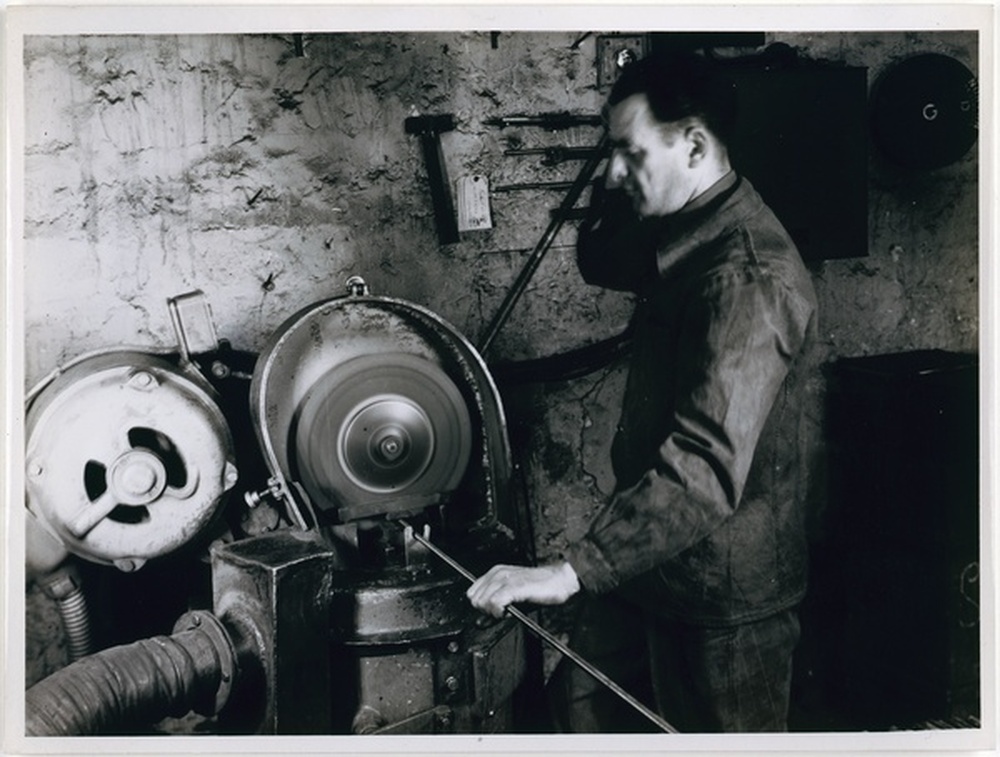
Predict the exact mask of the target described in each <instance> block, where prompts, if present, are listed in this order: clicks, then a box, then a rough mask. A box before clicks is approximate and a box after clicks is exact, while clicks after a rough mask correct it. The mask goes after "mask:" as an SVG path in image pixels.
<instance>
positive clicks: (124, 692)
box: [25, 628, 233, 736]
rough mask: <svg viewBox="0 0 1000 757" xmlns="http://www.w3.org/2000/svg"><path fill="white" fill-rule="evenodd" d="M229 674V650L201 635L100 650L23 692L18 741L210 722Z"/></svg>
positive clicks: (185, 634) (212, 637)
mask: <svg viewBox="0 0 1000 757" xmlns="http://www.w3.org/2000/svg"><path fill="white" fill-rule="evenodd" d="M227 655H228V659H227V658H226V657H227ZM232 669H233V653H232V648H231V647H230V646H229V645H228V644H220V643H219V637H218V632H216V633H215V634H211V633H209V632H207V631H206V630H205V628H194V629H191V630H185V631H182V632H180V633H175V634H174V635H173V636H156V637H153V638H151V639H143V640H141V641H137V642H134V643H132V644H127V645H124V646H120V647H113V648H111V649H106V650H104V651H102V652H98V653H97V654H93V655H91V656H89V657H85V658H83V659H82V660H79V661H77V662H74V663H73V664H71V665H68V666H67V667H65V668H63V669H62V670H59V671H57V672H55V673H53V674H52V675H50V676H49V677H48V678H46V679H44V680H42V681H39V682H38V683H37V684H35V685H34V686H32V687H31V688H30V689H28V691H27V694H26V699H25V733H26V735H28V736H89V735H94V734H115V733H118V734H121V733H128V732H133V733H134V732H136V731H137V730H141V728H137V726H144V725H149V724H152V723H156V722H158V721H160V720H162V719H163V718H165V717H180V716H182V715H186V714H187V713H188V712H190V711H191V710H195V711H196V712H200V713H204V714H213V713H214V712H215V711H216V705H217V702H216V694H217V692H218V691H219V689H220V686H222V685H223V684H224V681H223V677H224V675H225V676H228V675H229V673H224V672H223V671H232ZM225 683H226V685H228V683H229V681H225Z"/></svg>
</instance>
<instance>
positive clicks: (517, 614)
mask: <svg viewBox="0 0 1000 757" xmlns="http://www.w3.org/2000/svg"><path fill="white" fill-rule="evenodd" d="M400 522H401V523H403V525H407V526H409V525H410V524H409V523H407V522H406V521H400ZM410 528H411V529H412V531H413V538H414V540H416V541H417V542H419V543H420V544H422V545H424V546H425V547H427V549H429V550H430V551H431V552H433V553H434V554H435V555H437V556H438V557H440V558H441V559H442V560H443V561H444V562H445V563H447V564H448V565H449V566H450V567H451V568H453V569H454V570H455V571H456V572H457V573H459V574H461V575H462V576H464V577H465V578H467V579H468V580H469V581H470V582H474V581H475V580H476V576H474V575H473V574H472V573H470V572H469V571H468V570H466V569H465V568H464V567H462V565H461V564H460V563H459V562H457V561H456V560H455V559H453V558H452V557H451V555H449V554H447V553H446V552H445V551H444V550H442V549H441V548H440V547H438V546H437V545H435V544H433V543H432V542H430V541H429V540H428V539H426V538H425V537H424V536H422V535H421V534H420V533H419V532H418V531H417V529H415V528H413V526H410ZM506 612H507V613H508V614H509V615H510V616H511V617H513V618H514V619H515V620H517V621H519V622H520V623H522V624H523V625H525V626H527V628H528V629H529V630H530V631H532V632H533V633H534V634H535V635H537V636H538V637H539V638H540V639H542V641H545V642H546V643H548V644H550V645H551V646H552V647H554V648H555V649H557V650H558V651H559V652H561V653H562V654H564V655H565V656H566V657H568V658H569V659H570V660H572V661H573V662H574V663H575V664H576V665H577V666H578V667H580V668H581V669H582V670H584V671H585V672H587V673H589V674H590V675H591V676H593V677H594V678H595V679H597V680H598V681H599V682H600V683H602V684H604V685H605V686H607V687H608V688H609V689H611V691H612V692H614V693H615V694H617V695H618V696H619V697H620V698H621V699H623V700H624V701H625V702H626V703H628V704H629V705H631V706H632V707H633V708H634V709H635V710H636V711H638V712H639V713H640V714H641V715H643V716H644V717H645V718H647V719H648V720H650V721H651V722H652V723H653V724H654V725H656V726H657V727H658V728H659V729H660V730H662V731H664V732H666V733H678V731H677V729H676V728H674V727H673V726H672V725H670V723H668V722H667V721H666V720H664V719H663V718H661V717H660V716H659V715H657V714H656V713H655V712H653V711H652V710H650V709H649V708H648V707H646V706H645V705H644V704H643V703H642V702H640V701H639V700H638V699H636V698H635V697H633V696H632V695H631V694H629V693H628V692H627V691H625V689H623V688H622V687H621V686H619V685H618V684H617V683H615V682H614V681H612V680H611V679H610V678H608V677H607V676H606V675H604V673H602V672H601V671H600V670H598V669H597V668H595V667H594V666H593V665H592V664H591V663H589V662H588V661H587V660H585V659H584V658H582V657H580V655H578V654H577V653H576V652H574V651H573V650H572V649H570V648H569V647H567V646H566V645H565V644H563V643H562V642H561V641H559V639H557V638H556V637H555V636H553V635H552V634H551V633H549V632H548V631H546V630H545V629H544V628H542V627H541V626H540V625H538V623H536V622H535V621H533V620H532V619H531V618H529V617H528V616H527V615H525V614H524V613H523V612H521V611H520V610H518V609H517V608H516V607H514V606H513V605H508V606H507V609H506Z"/></svg>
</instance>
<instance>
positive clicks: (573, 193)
mask: <svg viewBox="0 0 1000 757" xmlns="http://www.w3.org/2000/svg"><path fill="white" fill-rule="evenodd" d="M607 145H608V135H607V133H606V132H605V133H604V134H602V135H601V140H600V143H599V144H598V145H597V147H595V148H594V154H593V155H592V156H591V157H590V159H589V160H588V161H587V162H586V163H585V164H584V166H583V168H582V169H581V170H580V174H579V176H577V177H576V181H574V182H573V184H572V186H571V187H570V189H569V192H567V193H566V196H565V197H564V198H563V201H562V204H561V205H560V206H559V210H560V211H563V212H559V213H557V214H556V215H555V217H554V218H553V219H552V220H551V221H550V222H549V226H548V228H547V229H546V230H545V233H544V234H542V238H541V239H540V240H538V244H537V245H535V249H534V250H533V251H532V253H531V256H530V257H529V258H528V261H527V262H526V263H525V264H524V267H523V268H522V269H521V273H519V274H518V277H517V279H516V280H515V282H514V284H513V285H512V286H511V288H510V291H509V292H507V296H506V297H505V298H504V301H503V302H502V303H501V304H500V309H499V310H498V311H497V314H496V315H495V316H494V317H493V321H492V322H491V323H490V325H489V326H488V327H487V329H486V335H485V336H484V337H483V340H482V342H481V343H480V344H479V352H480V353H482V354H483V355H485V354H486V352H487V351H488V350H489V348H490V345H492V344H493V340H494V339H496V337H497V334H499V333H500V329H502V328H503V325H504V324H505V323H506V322H507V319H508V318H509V317H510V311H511V310H513V309H514V305H515V304H516V303H517V301H518V300H519V299H520V298H521V295H522V294H524V289H525V287H527V286H528V282H529V281H531V277H532V276H534V275H535V271H536V270H537V269H538V266H539V265H540V264H541V262H542V258H544V257H545V253H546V252H548V251H549V247H551V246H552V243H553V242H554V241H555V239H556V234H558V233H559V229H561V228H562V225H563V222H564V221H565V220H566V213H565V212H564V211H568V210H570V209H571V208H572V207H573V206H574V205H576V201H577V200H578V199H580V195H581V194H583V190H584V189H586V188H587V185H588V184H589V183H590V178H591V176H593V174H594V172H595V171H596V170H597V166H598V165H600V163H601V161H602V160H604V154H605V152H606V148H607Z"/></svg>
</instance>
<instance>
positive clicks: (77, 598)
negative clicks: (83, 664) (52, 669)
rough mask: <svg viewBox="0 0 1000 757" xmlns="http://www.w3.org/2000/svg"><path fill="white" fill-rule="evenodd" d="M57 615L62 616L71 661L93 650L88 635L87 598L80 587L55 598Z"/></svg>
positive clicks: (81, 657)
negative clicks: (57, 598)
mask: <svg viewBox="0 0 1000 757" xmlns="http://www.w3.org/2000/svg"><path fill="white" fill-rule="evenodd" d="M57 602H58V607H59V615H60V616H62V621H63V627H64V628H65V629H66V639H67V641H68V642H69V655H70V659H71V660H73V661H76V660H80V659H83V658H84V657H86V656H87V655H89V654H90V653H91V652H93V651H94V645H93V642H92V641H91V637H90V615H89V614H88V612H87V600H86V598H85V596H84V594H83V591H81V590H80V589H74V590H73V591H72V592H70V593H69V594H68V595H67V596H65V597H63V598H61V599H59V600H57Z"/></svg>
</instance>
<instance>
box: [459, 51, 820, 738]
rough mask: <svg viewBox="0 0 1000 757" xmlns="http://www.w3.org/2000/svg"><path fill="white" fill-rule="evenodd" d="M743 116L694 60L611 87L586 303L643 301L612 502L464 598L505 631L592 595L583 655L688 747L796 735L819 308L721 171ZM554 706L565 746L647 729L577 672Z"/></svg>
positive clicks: (798, 271) (783, 245) (756, 206)
mask: <svg viewBox="0 0 1000 757" xmlns="http://www.w3.org/2000/svg"><path fill="white" fill-rule="evenodd" d="M733 99H734V97H733V93H732V88H731V86H727V85H726V84H725V82H724V81H723V80H722V78H721V77H720V76H718V75H717V73H716V72H715V71H714V70H713V69H712V67H711V66H710V65H709V63H708V61H707V60H705V59H703V58H700V57H698V56H694V55H691V56H679V55H674V56H669V57H662V58H647V59H644V60H642V61H639V62H638V63H635V64H633V65H632V66H630V67H628V68H627V69H625V71H624V72H623V73H622V75H621V77H620V78H619V80H618V81H617V82H616V84H615V86H614V88H613V90H612V92H611V95H610V97H609V100H608V106H609V111H608V129H609V137H610V140H611V145H612V153H611V156H610V158H609V164H608V168H607V176H606V185H607V187H608V191H607V192H605V193H604V194H605V196H604V198H603V200H602V199H597V200H596V204H597V206H598V207H599V211H598V212H597V213H595V214H594V216H595V217H594V218H592V219H591V220H588V221H586V222H585V223H584V224H583V226H582V228H581V231H580V236H579V241H578V262H579V267H580V271H581V273H582V274H583V277H584V279H585V280H586V281H588V283H592V284H599V285H602V286H606V287H612V288H616V289H623V290H629V291H633V292H635V293H636V295H637V304H636V311H635V316H634V320H633V327H634V343H633V351H632V356H631V363H630V366H629V377H628V381H627V385H626V389H625V396H624V399H623V408H622V414H621V420H620V423H619V426H618V431H617V433H616V436H615V440H614V444H613V447H612V461H613V466H614V471H615V476H616V490H615V493H614V495H613V496H612V498H611V499H610V501H609V502H608V503H607V504H606V505H605V506H604V508H603V509H602V510H601V511H600V512H599V513H598V515H597V516H596V517H595V518H594V520H593V522H592V523H591V525H590V529H589V531H588V533H587V534H586V536H585V537H584V538H583V539H582V540H581V541H580V542H579V543H577V544H574V545H572V546H571V548H570V549H569V550H568V552H567V554H566V555H565V559H564V560H562V561H560V562H558V563H556V564H553V565H545V566H541V567H534V568H527V567H511V566H496V567H494V568H492V569H491V570H490V571H489V572H487V573H486V574H485V575H484V576H483V577H482V578H480V579H479V580H478V581H476V582H475V583H474V584H473V586H472V587H471V588H470V589H469V592H468V595H469V598H470V600H471V601H472V603H473V605H475V606H476V607H478V608H480V609H482V610H484V611H486V612H489V613H492V614H494V615H501V614H502V613H503V611H504V608H505V607H506V606H507V604H509V603H510V602H520V601H528V602H534V603H537V604H558V603H562V602H565V601H566V600H568V599H569V598H570V597H572V596H573V595H575V594H577V593H578V592H580V591H581V590H583V593H584V597H583V601H582V609H581V615H580V618H579V620H578V622H577V625H576V628H575V629H574V632H573V635H572V637H571V641H570V645H571V646H572V647H573V648H574V649H575V651H577V652H578V653H580V654H581V655H583V656H584V657H585V658H587V659H589V660H590V661H591V662H593V663H594V664H595V665H596V666H597V667H598V668H599V669H601V670H602V672H604V673H606V674H607V675H609V676H610V677H611V678H612V679H614V680H616V681H617V682H618V683H619V684H621V685H622V686H624V687H625V688H626V689H629V690H630V691H632V692H633V693H634V694H636V695H637V696H648V698H649V700H650V701H651V702H653V703H654V704H655V707H656V709H657V710H658V711H659V713H660V714H661V715H662V716H663V717H664V718H665V719H666V720H667V721H668V722H670V723H671V724H672V725H673V726H675V727H676V728H677V729H678V730H680V731H688V732H714V731H780V730H785V729H786V722H787V712H788V698H789V686H790V677H791V658H792V652H793V650H794V647H795V645H796V643H797V641H798V635H799V626H798V620H797V616H796V614H795V608H796V606H797V604H798V603H799V602H800V600H801V599H802V596H803V594H804V592H805V560H806V558H805V534H804V522H803V521H804V514H803V505H804V502H803V500H804V496H803V495H804V492H803V481H804V476H803V474H802V463H803V461H802V460H800V459H799V457H800V452H799V450H800V448H801V446H802V445H801V441H800V438H799V433H798V429H799V426H798V423H799V412H798V411H799V410H800V408H801V401H800V396H801V394H800V393H801V391H802V389H803V380H802V373H803V371H802V370H801V365H800V363H802V359H801V356H802V354H803V353H804V352H805V351H806V348H807V344H808V342H809V341H810V335H811V333H812V332H813V331H814V317H815V308H816V304H815V294H814V291H813V288H812V284H811V281H810V278H809V275H808V272H807V271H806V270H805V268H804V267H803V265H802V261H801V259H800V257H799V255H798V252H797V251H796V249H795V246H794V244H793V243H792V241H791V240H790V238H789V237H788V235H787V234H786V232H785V230H784V229H783V228H782V226H781V224H780V223H779V222H778V220H777V219H776V218H775V216H774V215H773V214H772V213H771V211H770V210H769V209H768V208H767V207H766V206H765V205H764V204H763V202H762V201H761V199H760V197H759V195H758V194H757V193H756V192H755V191H754V189H753V187H752V186H751V185H750V183H749V182H748V181H747V180H746V179H744V178H742V177H739V176H737V175H736V174H735V173H734V172H733V170H732V169H731V167H730V163H729V157H728V152H727V148H726V144H727V140H728V138H729V132H730V130H731V128H732V120H733V108H732V101H733ZM623 196H624V197H626V198H627V199H628V200H629V202H630V204H631V209H630V210H629V209H627V208H626V209H625V210H626V212H625V213H622V208H621V207H620V205H621V200H622V197H623ZM549 687H550V691H551V693H552V696H553V699H554V700H555V702H556V713H555V714H556V716H557V720H558V722H559V725H560V726H561V727H562V728H564V729H568V730H574V731H614V730H624V731H630V730H638V729H640V728H641V727H642V726H641V724H640V723H639V722H637V721H632V720H630V719H629V718H630V715H631V713H630V712H629V709H628V708H627V707H624V708H623V707H622V706H621V704H622V703H621V702H618V701H616V697H615V695H614V694H613V693H611V692H609V691H607V690H605V689H604V688H603V687H602V686H601V685H600V684H598V683H597V682H595V681H593V680H592V679H590V677H589V676H588V675H587V674H586V673H585V672H583V671H582V670H579V669H577V668H575V667H574V666H572V665H571V664H569V662H568V661H565V660H564V661H562V662H561V663H560V665H559V667H558V668H557V670H556V672H555V673H554V674H553V676H552V679H551V681H550V684H549Z"/></svg>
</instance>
